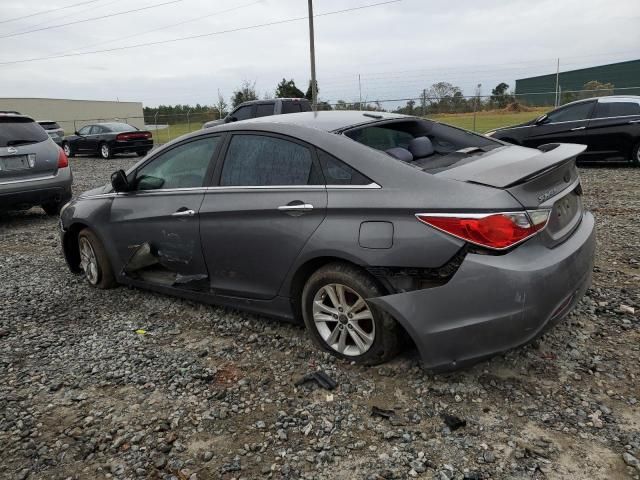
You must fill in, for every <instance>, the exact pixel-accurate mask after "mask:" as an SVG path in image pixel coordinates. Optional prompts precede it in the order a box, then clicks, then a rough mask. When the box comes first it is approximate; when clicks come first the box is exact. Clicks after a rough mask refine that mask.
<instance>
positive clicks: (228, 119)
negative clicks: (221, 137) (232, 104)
mask: <svg viewBox="0 0 640 480" xmlns="http://www.w3.org/2000/svg"><path fill="white" fill-rule="evenodd" d="M237 121H238V119H237V118H236V117H234V116H228V117H224V123H230V122H237Z"/></svg>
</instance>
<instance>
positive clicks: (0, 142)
mask: <svg viewBox="0 0 640 480" xmlns="http://www.w3.org/2000/svg"><path fill="white" fill-rule="evenodd" d="M48 138H49V135H48V134H47V132H45V131H44V129H43V128H42V127H41V126H40V125H38V124H37V123H36V122H34V121H33V120H27V121H25V120H21V119H17V118H14V119H9V118H6V119H0V147H11V146H18V145H27V144H29V143H38V142H44V141H45V140H47V139H48Z"/></svg>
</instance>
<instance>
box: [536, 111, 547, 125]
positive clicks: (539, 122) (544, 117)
mask: <svg viewBox="0 0 640 480" xmlns="http://www.w3.org/2000/svg"><path fill="white" fill-rule="evenodd" d="M548 119H549V117H547V114H546V113H545V114H544V115H540V116H539V117H538V118H536V121H535V124H536V125H542V124H543V123H546V122H547V120H548Z"/></svg>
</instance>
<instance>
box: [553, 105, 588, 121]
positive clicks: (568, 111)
mask: <svg viewBox="0 0 640 480" xmlns="http://www.w3.org/2000/svg"><path fill="white" fill-rule="evenodd" d="M592 108H593V102H585V103H578V104H577V105H571V106H569V107H564V108H560V109H558V110H555V111H553V112H551V113H549V114H548V115H547V118H548V121H547V122H546V123H555V122H571V121H577V120H586V119H587V118H589V113H591V109H592Z"/></svg>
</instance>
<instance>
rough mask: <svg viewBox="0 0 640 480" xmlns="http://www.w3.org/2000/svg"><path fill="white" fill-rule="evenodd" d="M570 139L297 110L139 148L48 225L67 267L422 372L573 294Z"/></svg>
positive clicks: (590, 239)
mask: <svg viewBox="0 0 640 480" xmlns="http://www.w3.org/2000/svg"><path fill="white" fill-rule="evenodd" d="M583 149H584V147H583V146H580V145H571V144H550V145H544V146H541V147H539V148H538V149H530V148H524V147H518V146H513V145H508V144H505V143H503V142H501V141H498V140H493V139H490V138H486V137H483V136H479V135H475V134H473V133H470V132H467V131H464V130H460V129H457V128H454V127H450V126H447V125H443V124H440V123H437V122H432V121H428V120H422V119H418V118H413V117H408V116H403V115H394V114H386V113H377V112H376V113H363V112H344V111H343V112H336V111H333V112H319V113H314V112H309V113H298V114H291V115H280V116H272V117H265V118H257V119H254V120H247V121H242V122H235V123H229V124H225V125H221V126H218V127H214V128H211V129H206V130H202V131H199V132H196V133H193V134H189V135H186V136H184V137H181V138H179V139H177V140H176V141H174V142H172V143H170V144H168V145H166V146H164V147H163V148H161V149H158V150H156V151H155V152H154V153H153V154H151V155H150V156H148V157H147V158H145V159H144V160H142V161H141V162H140V163H138V164H137V165H136V166H134V167H133V168H131V169H130V170H129V171H127V172H124V171H118V172H115V173H114V174H113V176H112V178H111V182H110V183H109V184H107V185H105V186H104V187H101V188H97V189H95V190H91V191H89V192H86V193H84V194H83V195H81V196H80V197H79V198H77V199H75V200H74V201H72V202H71V203H70V204H68V206H67V207H66V208H65V209H64V210H63V212H62V214H61V226H62V243H63V246H64V254H65V257H66V260H67V263H68V265H69V267H70V269H71V270H72V271H73V272H75V273H78V274H80V273H82V274H84V276H85V277H86V279H87V281H88V282H89V284H90V285H92V286H95V287H98V288H109V287H113V286H115V285H116V284H127V285H132V286H136V287H141V288H148V289H152V290H155V291H158V292H163V293H167V294H172V295H178V296H181V297H185V298H190V299H196V300H201V301H204V302H209V303H213V304H219V305H226V306H231V307H237V308H242V309H246V310H250V311H253V312H257V313H260V314H264V315H269V316H274V317H280V318H285V319H297V318H301V319H303V320H304V322H305V323H306V326H307V328H308V330H309V333H310V335H311V337H312V338H313V339H314V340H315V342H316V343H317V344H318V345H319V346H320V347H321V348H323V349H325V350H327V351H329V352H331V353H333V354H334V355H336V356H338V357H341V358H345V359H348V360H353V361H356V362H361V363H366V364H375V363H380V362H384V361H386V360H388V359H390V358H391V357H392V356H393V355H394V354H395V353H396V352H397V351H398V350H399V349H400V348H402V345H405V344H406V343H404V342H402V339H403V337H409V338H410V339H411V340H413V343H415V345H416V347H417V349H418V351H419V353H420V355H421V357H422V359H423V362H424V364H425V365H426V366H427V367H430V368H445V369H450V368H456V367H459V366H461V365H465V364H469V363H471V362H473V361H476V360H478V359H480V358H484V357H487V356H490V355H492V354H495V353H498V352H502V351H505V350H507V349H510V348H513V347H515V346H518V345H522V344H524V343H527V342H529V341H530V340H532V339H533V338H534V337H536V336H537V335H539V334H540V333H541V332H543V331H544V330H545V329H546V328H548V327H550V326H551V325H553V324H554V323H555V322H558V321H559V320H560V319H561V318H563V317H564V316H566V315H567V313H568V312H569V311H570V310H571V309H572V308H573V307H574V305H575V304H576V302H578V300H579V299H580V297H581V296H582V294H583V293H584V291H585V290H586V288H587V287H588V285H589V283H590V278H591V270H592V266H593V255H594V246H595V240H594V219H593V217H592V215H591V214H590V213H588V212H586V211H585V210H584V209H583V207H582V203H581V195H582V190H581V186H580V179H579V177H578V172H577V170H576V167H575V157H576V156H577V155H578V154H579V153H580V152H581V151H582V150H583Z"/></svg>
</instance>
